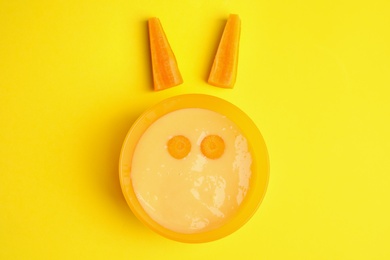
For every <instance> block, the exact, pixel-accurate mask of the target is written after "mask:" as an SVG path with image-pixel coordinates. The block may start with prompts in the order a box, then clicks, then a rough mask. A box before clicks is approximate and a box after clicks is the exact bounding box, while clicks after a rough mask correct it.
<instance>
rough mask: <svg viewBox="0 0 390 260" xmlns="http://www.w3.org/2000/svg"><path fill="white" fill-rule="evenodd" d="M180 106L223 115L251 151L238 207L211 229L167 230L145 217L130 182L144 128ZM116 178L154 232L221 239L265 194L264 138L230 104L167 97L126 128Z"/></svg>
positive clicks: (182, 238) (201, 239) (199, 240)
mask: <svg viewBox="0 0 390 260" xmlns="http://www.w3.org/2000/svg"><path fill="white" fill-rule="evenodd" d="M183 108H203V109H208V110H211V111H215V112H217V113H220V114H222V115H225V116H226V117H227V118H229V119H230V120H231V121H233V122H234V123H235V124H236V125H237V126H238V127H239V128H240V130H241V132H242V133H243V134H244V135H245V137H246V138H247V141H248V143H249V147H250V150H251V154H252V165H251V170H252V173H251V178H250V184H249V185H250V186H249V189H248V192H247V194H246V197H245V199H244V201H243V202H242V203H241V205H240V207H239V210H238V211H237V212H236V213H235V215H233V216H232V217H231V218H230V219H229V221H228V222H227V223H225V224H224V225H222V226H221V227H218V228H216V229H214V230H210V231H205V232H199V233H190V234H188V233H178V232H175V231H172V230H170V229H167V228H165V227H163V226H161V225H160V224H158V223H157V222H155V221H154V220H153V219H152V218H151V216H149V215H148V214H147V213H146V212H145V210H144V209H143V208H142V206H141V204H140V203H139V201H138V199H137V197H136V194H135V192H134V190H133V185H132V181H131V165H132V157H133V153H134V150H135V148H136V146H137V143H138V140H139V139H140V138H141V136H142V134H143V133H144V131H145V130H146V129H147V128H148V127H149V126H150V125H151V124H153V122H155V121H156V120H157V119H159V118H160V117H161V116H164V115H165V114H167V113H170V112H173V111H175V110H178V109H183ZM119 179H120V184H121V188H122V192H123V195H124V197H125V199H126V201H127V204H128V205H129V207H130V208H131V210H132V212H133V213H134V215H135V216H136V217H137V218H138V219H139V220H140V221H141V222H142V223H144V224H145V225H146V226H147V227H149V228H150V229H152V230H153V231H155V232H157V233H158V234H160V235H162V236H164V237H166V238H169V239H172V240H176V241H179V242H186V243H202V242H209V241H213V240H217V239H220V238H223V237H225V236H227V235H229V234H231V233H233V232H234V231H236V230H238V229H239V228H240V227H241V226H243V225H244V224H245V223H246V222H247V221H248V220H249V219H250V218H251V217H252V215H253V214H254V213H255V212H256V210H257V208H258V207H259V205H260V204H261V202H262V200H263V198H264V195H265V193H266V189H267V185H268V179H269V159H268V152H267V148H266V145H265V142H264V139H263V137H262V135H261V133H260V132H259V130H258V129H257V127H256V125H255V124H254V123H253V121H252V120H251V119H250V118H249V117H248V116H247V115H246V114H245V113H244V112H243V111H241V110H240V109H239V108H237V107H236V106H234V105H232V104H231V103H229V102H227V101H225V100H223V99H220V98H217V97H213V96H209V95H202V94H187V95H180V96H175V97H172V98H168V99H165V100H163V101H162V102H160V103H158V104H157V105H155V106H153V107H151V108H150V109H148V110H146V111H145V112H144V113H143V114H142V115H141V116H140V117H139V118H138V119H137V120H136V121H135V123H134V124H133V125H132V127H131V128H130V130H129V132H128V134H127V136H126V138H125V140H124V143H123V146H122V150H121V154H120V161H119Z"/></svg>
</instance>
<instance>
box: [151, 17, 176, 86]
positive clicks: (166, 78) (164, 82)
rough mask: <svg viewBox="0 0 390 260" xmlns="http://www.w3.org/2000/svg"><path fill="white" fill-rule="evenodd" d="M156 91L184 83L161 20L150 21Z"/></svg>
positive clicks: (154, 18) (152, 19) (153, 19)
mask: <svg viewBox="0 0 390 260" xmlns="http://www.w3.org/2000/svg"><path fill="white" fill-rule="evenodd" d="M148 25H149V40H150V52H151V58H152V71H153V84H154V90H163V89H166V88H170V87H174V86H177V85H180V84H182V83H183V79H182V77H181V74H180V71H179V67H178V65H177V61H176V58H175V55H174V53H173V51H172V49H171V46H170V45H169V42H168V39H167V37H166V35H165V32H164V30H163V28H162V25H161V23H160V20H159V19H158V18H156V17H153V18H150V19H149V20H148Z"/></svg>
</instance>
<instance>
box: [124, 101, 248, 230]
mask: <svg viewBox="0 0 390 260" xmlns="http://www.w3.org/2000/svg"><path fill="white" fill-rule="evenodd" d="M251 165H252V155H251V153H250V150H249V147H248V142H247V140H246V138H245V136H244V135H243V134H242V132H241V131H240V129H239V128H238V127H237V125H235V123H233V122H232V121H231V120H230V119H228V118H227V117H226V116H224V115H221V114H219V113H217V112H214V111H211V110H208V109H203V108H183V109H179V110H176V111H173V112H170V113H168V114H166V115H164V116H162V117H160V118H159V119H157V120H156V121H155V122H154V123H153V124H151V125H150V126H149V127H148V128H147V129H146V131H145V132H144V134H143V135H142V136H141V138H140V139H139V141H138V143H137V145H136V147H135V150H134V154H133V159H132V165H131V181H132V185H133V189H134V192H135V194H136V197H137V199H138V201H139V203H140V204H141V206H142V208H143V209H144V210H145V212H146V213H147V214H148V215H149V216H150V217H151V218H152V219H153V220H154V221H156V222H157V223H159V224H160V225H161V226H163V227H165V228H168V229H170V230H173V231H175V232H179V233H186V234H188V233H197V232H204V231H209V230H213V229H216V228H218V227H220V226H221V225H223V224H224V223H226V222H227V221H229V219H230V218H231V217H232V216H233V215H234V214H235V213H236V212H237V210H238V208H239V207H240V205H241V203H242V201H243V200H244V198H245V196H246V194H247V191H248V188H249V183H250V177H251Z"/></svg>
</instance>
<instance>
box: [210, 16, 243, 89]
mask: <svg viewBox="0 0 390 260" xmlns="http://www.w3.org/2000/svg"><path fill="white" fill-rule="evenodd" d="M240 31H241V20H240V17H239V16H238V15H236V14H231V15H230V16H229V18H228V20H227V23H226V25H225V29H224V31H223V34H222V38H221V41H220V43H219V46H218V50H217V53H216V55H215V59H214V63H213V66H212V68H211V71H210V75H209V79H208V83H209V84H211V85H214V86H217V87H222V88H233V86H234V84H235V82H236V77H237V64H238V47H239V42H240Z"/></svg>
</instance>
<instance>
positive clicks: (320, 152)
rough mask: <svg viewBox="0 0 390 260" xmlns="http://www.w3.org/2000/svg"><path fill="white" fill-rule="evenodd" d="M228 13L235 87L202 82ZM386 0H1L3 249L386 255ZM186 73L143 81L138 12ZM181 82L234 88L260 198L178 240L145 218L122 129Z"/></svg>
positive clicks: (389, 75)
mask: <svg viewBox="0 0 390 260" xmlns="http://www.w3.org/2000/svg"><path fill="white" fill-rule="evenodd" d="M229 13H237V14H239V15H240V17H241V19H242V33H241V42H240V44H241V45H240V58H239V68H238V79H237V83H236V85H235V88H234V89H233V90H226V89H219V88H216V87H212V86H210V85H208V84H206V83H205V79H206V78H207V74H208V71H209V69H210V67H211V63H212V59H213V55H214V53H215V51H216V48H217V44H218V42H219V39H220V36H221V33H222V29H223V26H224V23H225V21H226V18H227V16H228V14H229ZM389 14H390V2H389V1H387V0H382V1H379V0H372V1H353V0H350V1H347V0H345V1H341V0H340V1H336V0H319V1H310V0H297V1H282V0H276V1H265V0H261V1H249V0H239V1H229V0H215V1H210V0H173V1H151V0H150V1H149V0H145V1H134V0H122V1H120V0H112V1H92V0H91V1H88V0H81V1H21V0H12V1H8V0H7V1H6V0H0V259H226V258H227V257H229V259H233V258H234V259H390V248H389V244H390V223H389V219H390V209H389V205H390V158H389V155H390V138H389V133H390V123H389V117H390V104H389V97H390V90H389V87H390V31H389V28H390V18H389V17H390V15H389ZM151 16H157V17H159V18H160V19H161V22H162V24H163V27H164V29H165V31H166V34H167V36H168V39H169V41H170V43H171V46H172V48H173V51H174V52H175V54H176V57H177V60H178V63H179V66H180V69H181V72H182V75H183V78H184V84H183V85H181V86H179V87H176V88H173V89H169V90H165V91H162V92H158V93H156V92H153V91H152V85H151V84H152V81H151V80H152V78H151V67H150V55H149V49H148V48H149V45H148V36H147V26H146V20H147V19H148V18H149V17H151ZM183 93H204V94H211V95H215V96H218V97H221V98H223V99H225V100H228V101H231V102H232V103H233V104H235V105H237V106H238V107H240V108H241V109H242V110H244V111H245V112H246V113H247V114H248V115H249V116H250V117H251V118H252V119H253V120H254V122H255V123H256V124H257V126H258V127H259V129H260V131H261V132H262V134H263V136H264V138H265V141H266V143H267V145H268V149H269V154H270V162H271V178H270V183H269V189H268V192H267V194H266V197H265V200H264V202H263V204H262V205H261V207H260V208H259V210H258V211H257V213H256V214H255V215H254V217H253V218H252V219H251V220H250V221H249V222H248V223H247V224H246V225H245V226H244V227H243V228H242V229H240V230H239V231H237V232H236V233H234V234H232V235H231V236H229V237H226V238H224V239H222V240H218V241H215V242H211V243H206V244H195V245H193V244H182V243H178V242H174V241H170V240H168V239H165V238H163V237H161V236H159V235H157V234H155V233H153V232H152V231H150V230H149V229H147V228H146V227H144V226H143V225H142V224H141V223H140V222H139V221H138V220H137V219H136V218H135V217H134V215H133V214H132V213H131V211H130V209H129V208H128V206H127V205H126V203H125V200H124V198H123V196H122V193H121V190H120V186H119V181H118V158H119V152H120V148H121V145H122V141H123V139H124V137H125V135H126V133H127V131H128V129H129V128H130V126H131V124H132V123H133V122H134V120H135V119H136V118H137V117H138V116H139V115H140V114H141V113H142V112H143V111H144V110H145V109H146V108H148V107H150V106H151V105H154V104H155V103H157V102H159V101H161V100H162V99H164V98H166V97H171V96H174V95H178V94H183Z"/></svg>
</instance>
